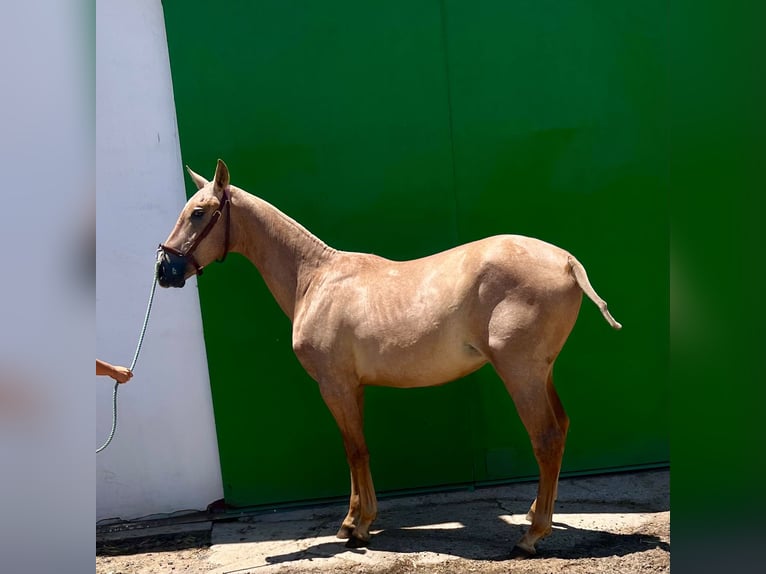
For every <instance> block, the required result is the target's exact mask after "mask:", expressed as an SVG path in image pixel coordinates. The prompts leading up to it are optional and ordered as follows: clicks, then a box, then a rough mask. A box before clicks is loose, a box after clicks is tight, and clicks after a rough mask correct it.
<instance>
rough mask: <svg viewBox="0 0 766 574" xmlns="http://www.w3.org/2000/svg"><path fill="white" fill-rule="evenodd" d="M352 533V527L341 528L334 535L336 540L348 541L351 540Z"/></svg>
mask: <svg viewBox="0 0 766 574" xmlns="http://www.w3.org/2000/svg"><path fill="white" fill-rule="evenodd" d="M353 533H354V527H353V526H341V527H340V530H338V533H337V534H336V535H335V536H336V538H340V539H341V540H348V539H349V538H351V535H352V534H353Z"/></svg>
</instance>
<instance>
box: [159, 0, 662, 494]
mask: <svg viewBox="0 0 766 574" xmlns="http://www.w3.org/2000/svg"><path fill="white" fill-rule="evenodd" d="M562 4H563V5H562ZM164 9H165V18H166V27H167V34H168V43H169V49H170V60H171V70H172V76H173V85H174V93H175V99H176V109H177V117H178V126H179V132H180V138H181V150H182V154H183V160H184V163H187V164H189V165H190V166H191V167H192V169H194V170H195V171H198V172H200V173H202V174H203V175H205V176H207V177H211V176H212V172H213V170H214V167H215V161H216V159H217V158H219V157H221V158H223V159H224V160H225V161H226V162H227V164H228V166H229V169H230V171H231V173H232V180H233V183H234V184H235V185H238V186H239V187H242V188H244V189H246V190H248V191H250V192H251V193H254V194H256V195H259V196H261V197H263V198H264V199H266V200H268V201H270V202H271V203H273V204H274V205H276V206H277V207H279V208H280V209H282V210H283V211H285V212H286V213H288V214H289V215H291V216H292V217H294V218H295V219H297V220H298V221H300V222H301V223H303V224H304V225H305V226H306V227H307V228H308V229H310V230H311V231H312V232H314V233H315V234H316V235H318V236H319V237H321V238H322V239H324V240H325V241H326V242H327V243H329V244H330V245H332V246H333V247H336V248H339V249H347V250H352V251H370V252H374V253H378V254H380V255H383V256H386V257H389V258H393V259H405V258H413V257H418V256H422V255H426V254H429V253H432V252H434V251H437V250H441V249H444V248H448V247H451V246H453V245H456V244H458V243H464V242H466V241H469V240H473V239H476V238H479V237H483V236H487V235H492V234H496V233H518V234H525V235H531V236H535V237H539V238H541V239H544V240H546V241H550V242H552V243H555V244H558V245H560V246H561V247H564V248H566V249H568V250H570V251H572V252H573V253H574V254H575V255H576V256H577V257H578V258H579V259H580V260H581V261H582V262H583V263H584V264H585V266H586V268H587V269H588V272H589V274H590V276H591V280H592V282H593V284H594V286H595V287H596V289H597V290H598V292H599V293H600V294H601V295H602V296H603V297H604V298H605V299H606V300H607V301H608V302H609V304H610V309H611V310H612V311H613V313H614V315H615V317H616V318H617V319H618V320H619V321H621V322H622V323H623V324H624V325H625V328H624V329H623V330H622V331H620V332H615V331H613V330H612V329H611V328H610V327H609V326H608V325H607V324H606V323H605V322H604V320H603V318H602V317H601V315H600V314H599V312H598V310H597V309H596V307H595V306H594V305H592V304H591V303H590V301H588V300H587V299H586V300H585V301H584V302H583V307H582V311H581V313H580V318H579V320H578V324H577V325H576V327H575V329H574V331H573V333H572V335H571V337H570V340H569V341H568V343H567V345H566V346H565V348H564V350H563V352H562V354H561V356H560V357H559V360H558V361H557V364H556V370H555V373H554V376H555V379H556V383H557V388H558V390H559V394H560V396H561V398H562V401H563V402H564V405H565V407H566V409H567V411H568V413H569V415H570V418H571V419H572V427H571V430H570V436H569V441H568V444H567V451H566V454H565V457H564V472H565V473H566V472H570V473H574V472H591V471H599V470H604V469H616V468H624V467H632V466H642V465H654V464H662V463H665V462H667V461H668V460H669V448H668V429H667V426H668V414H669V413H668V403H667V395H668V391H667V385H668V375H667V363H668V351H667V348H668V333H667V331H668V329H667V323H668V292H667V291H668V235H669V233H668V226H667V208H666V204H665V202H666V193H667V167H666V156H667V133H666V120H667V117H666V116H667V110H666V103H665V58H666V48H665V42H666V37H665V22H664V18H665V16H664V13H665V8H664V5H663V4H662V3H660V2H645V3H641V4H635V5H634V3H626V4H625V5H621V4H620V3H603V4H602V3H596V2H579V3H560V2H540V1H537V2H515V1H501V0H496V1H491V2H490V1H485V2H481V1H479V2H476V1H467V0H463V1H450V0H444V1H442V2H438V1H413V0H409V1H404V0H396V1H391V0H389V1H380V2H358V1H351V0H348V1H341V0H327V1H324V2H318V1H313V2H312V1H308V0H304V1H297V0H296V1H292V2H290V1H284V0H268V1H265V0H259V1H230V0H227V1H222V2H217V3H212V2H206V1H202V0H184V1H181V0H165V2H164ZM193 191H194V189H193V186H192V184H191V183H190V182H188V183H187V189H186V192H187V194H189V195H190V194H191V193H193ZM199 289H200V297H201V302H202V314H203V324H204V333H205V342H206V347H207V353H208V362H209V368H210V377H211V385H212V391H213V402H214V409H215V417H216V428H217V432H218V442H219V448H220V454H221V468H222V473H223V478H224V492H225V497H226V500H227V502H229V503H230V504H234V505H256V504H276V503H283V502H289V501H299V500H308V499H317V498H327V497H335V496H340V495H346V494H347V492H348V489H349V480H348V470H347V466H346V462H345V457H344V454H343V447H342V444H341V440H340V435H339V433H338V431H337V429H336V427H335V423H334V421H333V420H332V418H331V416H330V414H329V412H328V411H327V409H326V408H325V406H324V404H323V403H322V400H321V398H320V396H319V392H318V389H317V388H316V385H315V383H314V382H313V381H312V380H311V379H310V378H309V377H308V376H307V375H306V374H305V373H304V372H303V370H302V368H301V367H300V365H299V363H298V361H297V360H296V358H295V357H294V355H293V353H292V350H291V345H290V327H291V326H290V323H289V321H288V319H287V318H286V317H285V316H284V315H283V314H282V312H281V310H280V309H279V308H278V306H277V304H276V303H275V302H274V300H273V299H272V297H271V295H270V293H269V292H268V290H267V289H266V287H265V285H264V283H263V281H262V280H261V278H260V276H259V274H258V272H257V270H256V269H255V268H254V267H253V266H252V265H251V264H250V263H249V262H248V261H246V260H245V259H244V258H242V257H240V256H232V257H230V258H228V259H227V260H226V263H225V264H224V265H220V266H214V267H211V268H209V270H208V271H207V272H206V273H205V275H204V276H203V277H202V278H201V279H200V280H199ZM366 406H367V408H366V433H367V437H368V443H369V447H370V451H371V453H372V461H371V464H372V471H373V477H374V479H375V483H376V487H377V488H378V490H379V491H384V492H385V491H393V490H402V489H411V488H422V487H439V486H445V485H454V484H461V483H473V482H488V481H498V480H508V479H519V478H525V477H530V476H534V475H536V473H537V468H536V465H535V463H534V458H533V456H532V452H531V448H530V446H529V440H528V438H527V436H526V433H525V432H524V429H523V427H522V426H521V423H520V421H519V419H518V416H517V415H516V412H515V409H514V407H513V403H512V401H511V399H510V397H509V396H508V395H507V393H506V392H505V389H504V387H503V385H502V383H501V382H500V380H499V379H498V378H497V377H496V375H495V374H494V372H493V371H492V370H491V368H489V367H487V368H484V369H482V370H481V371H479V372H478V373H475V374H474V375H471V376H469V377H467V378H466V379H463V380H461V381H457V382H454V383H451V384H449V385H445V386H442V387H436V388H430V389H417V390H394V389H385V388H369V389H367V391H366Z"/></svg>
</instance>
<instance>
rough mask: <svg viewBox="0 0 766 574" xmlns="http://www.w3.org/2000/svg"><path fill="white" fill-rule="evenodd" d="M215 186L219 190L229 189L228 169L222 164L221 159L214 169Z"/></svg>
mask: <svg viewBox="0 0 766 574" xmlns="http://www.w3.org/2000/svg"><path fill="white" fill-rule="evenodd" d="M214 179H215V186H216V187H217V188H219V189H226V188H227V187H229V168H228V167H226V164H225V163H223V160H222V159H219V160H218V165H217V166H216V168H215V178H214Z"/></svg>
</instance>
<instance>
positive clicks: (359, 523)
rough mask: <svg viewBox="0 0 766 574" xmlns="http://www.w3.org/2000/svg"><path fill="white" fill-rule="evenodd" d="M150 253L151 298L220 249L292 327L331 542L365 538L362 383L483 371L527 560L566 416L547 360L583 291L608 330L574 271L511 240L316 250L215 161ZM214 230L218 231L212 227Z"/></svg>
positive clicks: (367, 501) (313, 240)
mask: <svg viewBox="0 0 766 574" xmlns="http://www.w3.org/2000/svg"><path fill="white" fill-rule="evenodd" d="M187 170H188V171H189V174H190V175H191V178H192V179H193V180H194V183H195V184H196V186H197V189H198V190H199V191H197V193H195V194H194V196H193V197H192V198H191V199H190V200H189V201H188V203H187V204H186V206H185V207H184V209H183V211H181V214H180V216H179V218H178V221H177V223H176V225H175V227H174V228H173V231H172V232H171V233H170V235H169V236H168V238H167V240H166V241H165V243H164V244H162V245H161V246H160V247H161V254H160V264H159V265H158V271H157V278H158V281H159V283H160V285H161V286H163V287H183V285H184V282H185V280H186V279H187V278H188V277H190V276H192V275H195V274H200V273H202V268H203V267H204V266H205V265H207V264H208V263H210V262H211V261H213V260H215V259H216V258H218V257H225V256H226V254H227V253H228V252H230V251H234V252H238V253H241V254H242V255H244V256H245V257H247V258H248V259H250V261H252V263H253V264H254V265H255V266H256V267H257V268H258V270H259V271H260V272H261V275H262V276H263V279H264V280H265V282H266V284H267V285H268V287H269V289H270V290H271V293H272V294H273V295H274V298H275V299H276V300H277V303H279V306H280V307H281V308H282V310H283V311H284V312H285V313H286V314H287V316H288V317H289V318H290V320H291V321H292V325H293V334H292V340H293V349H294V351H295V354H296V355H297V357H298V359H299V360H300V362H301V364H302V365H303V367H304V368H305V369H306V371H307V372H308V373H309V375H311V377H313V378H314V380H316V382H317V383H318V384H319V390H320V392H321V395H322V398H323V399H324V401H325V403H326V404H327V407H328V408H329V409H330V412H331V413H332V415H333V416H334V417H335V421H336V422H337V424H338V427H339V428H340V432H341V434H342V435H343V444H344V446H345V449H346V455H347V458H348V464H349V467H350V469H351V498H350V503H349V509H348V514H347V515H346V517H345V518H344V519H343V523H342V524H341V527H340V530H339V531H338V537H339V538H345V539H349V540H348V542H347V545H348V546H351V547H356V546H361V545H365V544H367V543H368V542H369V540H370V524H371V523H372V521H373V520H374V519H375V517H376V515H377V501H376V497H375V489H374V487H373V484H372V476H371V475H370V455H369V452H368V450H367V444H366V442H365V438H364V434H363V430H362V419H363V403H364V392H363V389H364V386H365V385H386V386H390V387H399V388H407V387H427V386H431V385H440V384H442V383H446V382H448V381H452V380H454V379H457V378H459V377H462V376H464V375H467V374H469V373H471V372H473V371H475V370H477V369H478V368H479V367H481V366H482V365H484V364H486V363H487V362H489V363H492V366H493V367H494V368H495V370H496V371H497V374H498V375H499V376H500V378H501V379H502V380H503V382H504V383H505V386H506V388H507V389H508V393H509V394H510V395H511V397H512V398H513V401H514V403H515V404H516V409H517V410H518V413H519V416H520V417H521V420H522V422H523V423H524V426H525V428H526V430H527V432H528V433H529V438H530V440H531V442H532V448H533V450H534V454H535V457H536V459H537V463H538V465H539V468H540V481H539V484H538V491H537V498H536V499H535V501H534V502H533V503H532V507H531V508H530V511H529V514H528V515H527V519H528V520H530V521H531V523H532V524H531V526H530V527H529V529H528V531H527V532H526V533H525V534H524V535H523V537H522V538H521V540H519V542H518V543H517V546H518V547H519V548H520V549H521V550H522V551H524V552H525V553H527V554H534V553H535V543H536V542H537V541H538V540H540V539H541V538H543V537H544V536H546V535H548V534H550V532H551V520H552V514H553V504H554V500H555V498H556V490H557V485H558V477H559V470H560V468H561V457H562V455H563V453H564V442H565V439H566V434H567V429H568V427H569V418H568V417H567V415H566V414H565V412H564V408H563V407H562V406H561V401H560V400H559V397H558V395H557V393H556V390H555V389H554V387H553V379H552V377H551V373H552V370H553V363H554V361H555V360H556V357H557V356H558V354H559V351H561V348H562V346H563V345H564V342H565V341H566V338H567V336H568V335H569V333H570V331H571V330H572V327H573V326H574V323H575V320H576V319H577V314H578V311H579V309H580V303H581V301H582V293H585V294H586V295H587V296H588V297H589V298H590V299H591V300H592V301H593V302H594V303H596V305H598V308H599V309H600V310H601V314H602V315H603V316H604V318H605V319H606V321H607V322H608V323H609V324H610V325H611V326H612V327H614V328H615V329H620V328H621V325H620V324H619V323H618V322H617V321H615V320H614V318H613V317H612V316H611V315H610V314H609V312H608V311H607V308H606V303H605V302H604V300H603V299H601V298H600V297H599V296H598V295H597V294H596V292H595V291H594V290H593V287H591V285H590V282H589V281H588V277H587V275H586V274H585V269H584V268H583V266H582V265H581V264H580V263H579V262H578V261H577V259H575V258H574V257H573V256H572V255H570V254H569V253H567V252H566V251H564V250H563V249H559V248H558V247H555V246H553V245H551V244H549V243H544V242H543V241H539V240H537V239H531V238H529V237H521V236H516V235H501V236H496V237H489V238H487V239H482V240H480V241H474V242H472V243H468V244H466V245H461V246H459V247H455V248H453V249H449V250H447V251H444V252H442V253H437V254H436V255H431V256H429V257H423V258H422V259H415V260H413V261H391V260H388V259H384V258H382V257H378V256H376V255H370V254H365V253H349V252H345V251H338V250H336V249H333V248H332V247H329V246H328V245H327V244H325V243H324V242H323V241H321V240H320V239H318V238H317V237H315V236H314V235H312V234H311V233H310V232H309V231H307V230H306V229H305V228H304V227H303V226H302V225H300V224H299V223H297V222H296V221H294V220H293V219H291V218H290V217H288V216H287V215H285V214H284V213H282V212H281V211H279V210H278V209H277V208H275V207H274V206H272V205H270V204H269V203H267V202H266V201H264V200H262V199H259V198H258V197H255V196H253V195H251V194H249V193H247V192H246V191H244V190H242V189H239V188H237V187H234V186H232V185H230V183H229V171H228V169H227V167H226V164H224V163H223V161H221V160H218V165H217V168H216V171H215V176H214V178H213V181H212V182H208V181H207V180H205V179H204V178H202V177H201V176H199V175H197V174H196V173H194V172H193V171H191V170H190V169H188V167H187ZM219 220H223V221H222V222H221V224H219V225H216V223H218V222H219Z"/></svg>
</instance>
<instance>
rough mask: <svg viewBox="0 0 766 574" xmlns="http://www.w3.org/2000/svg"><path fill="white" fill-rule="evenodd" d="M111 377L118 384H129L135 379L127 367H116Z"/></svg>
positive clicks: (110, 374)
mask: <svg viewBox="0 0 766 574" xmlns="http://www.w3.org/2000/svg"><path fill="white" fill-rule="evenodd" d="M109 376H110V377H112V378H113V379H114V380H115V381H117V382H118V383H127V382H128V381H129V380H130V379H131V378H133V373H132V372H131V371H130V369H128V368H127V367H121V366H115V367H114V368H113V369H112V372H111V373H109Z"/></svg>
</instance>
